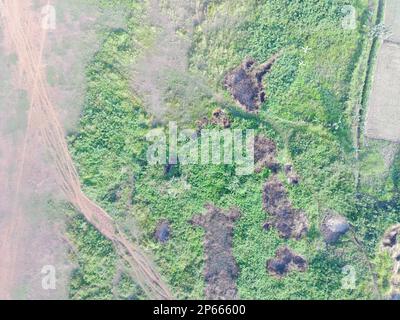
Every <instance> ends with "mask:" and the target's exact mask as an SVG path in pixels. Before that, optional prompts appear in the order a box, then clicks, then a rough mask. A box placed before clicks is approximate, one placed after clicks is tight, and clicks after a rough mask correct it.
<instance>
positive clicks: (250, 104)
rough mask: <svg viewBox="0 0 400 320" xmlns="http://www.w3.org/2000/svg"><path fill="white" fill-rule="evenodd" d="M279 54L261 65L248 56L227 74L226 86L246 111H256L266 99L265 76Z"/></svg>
mask: <svg viewBox="0 0 400 320" xmlns="http://www.w3.org/2000/svg"><path fill="white" fill-rule="evenodd" d="M278 56H279V55H278V54H276V55H274V56H272V57H271V58H270V59H269V60H268V61H267V62H266V63H263V64H261V65H259V64H258V63H257V61H255V60H254V59H252V58H246V59H245V60H244V61H243V62H242V63H241V64H240V65H239V66H238V67H236V68H235V69H233V70H232V71H230V72H228V74H227V75H226V76H225V88H226V89H227V90H228V91H229V92H230V94H231V95H232V97H233V98H234V99H235V101H236V102H237V103H238V104H239V106H240V107H241V108H242V109H244V110H245V111H247V112H251V113H256V112H258V110H259V109H260V106H261V104H262V103H263V102H264V101H265V97H266V94H265V90H264V86H263V78H264V76H265V75H266V74H267V73H268V72H269V71H270V70H271V68H272V66H273V65H274V63H275V62H276V60H277V59H278Z"/></svg>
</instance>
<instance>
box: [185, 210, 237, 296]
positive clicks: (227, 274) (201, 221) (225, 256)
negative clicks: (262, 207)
mask: <svg viewBox="0 0 400 320" xmlns="http://www.w3.org/2000/svg"><path fill="white" fill-rule="evenodd" d="M205 208H206V209H207V212H206V213H205V214H202V215H197V216H195V217H193V219H192V220H191V221H190V222H191V223H192V224H193V225H196V226H201V227H202V228H204V230H205V239H204V251H205V269H204V277H205V282H206V288H205V295H206V298H207V299H209V300H231V299H237V298H238V293H237V287H236V279H237V277H238V274H239V269H238V266H237V264H236V261H235V258H234V257H233V254H232V238H233V227H234V222H235V221H236V220H237V219H238V218H239V216H240V213H239V211H238V210H237V209H231V210H229V211H227V212H224V211H223V210H221V209H219V208H216V207H214V206H213V205H206V206H205Z"/></svg>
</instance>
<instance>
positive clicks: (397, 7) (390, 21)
mask: <svg viewBox="0 0 400 320" xmlns="http://www.w3.org/2000/svg"><path fill="white" fill-rule="evenodd" d="M385 3H386V12H385V25H386V27H388V28H389V30H390V33H391V36H390V38H389V40H390V41H393V42H397V43H400V17H399V14H400V1H398V0H386V1H385Z"/></svg>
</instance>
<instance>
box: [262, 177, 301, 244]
mask: <svg viewBox="0 0 400 320" xmlns="http://www.w3.org/2000/svg"><path fill="white" fill-rule="evenodd" d="M263 206H264V210H265V211H267V212H268V213H269V214H270V215H271V216H270V218H269V219H268V220H267V221H266V223H265V224H264V229H266V230H268V229H269V228H270V227H274V228H276V229H278V232H279V235H280V236H281V237H283V238H285V239H288V238H295V239H300V238H301V237H303V236H304V235H305V234H306V233H307V231H308V220H307V217H306V215H305V214H304V213H303V212H302V211H300V210H298V209H294V208H293V207H292V204H291V202H290V201H289V199H288V195H287V192H286V189H285V187H284V185H283V183H282V182H281V181H279V179H278V177H277V176H276V175H273V176H272V177H271V178H270V179H269V180H268V181H267V182H266V184H265V185H264V190H263Z"/></svg>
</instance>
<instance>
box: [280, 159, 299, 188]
mask: <svg viewBox="0 0 400 320" xmlns="http://www.w3.org/2000/svg"><path fill="white" fill-rule="evenodd" d="M283 171H284V172H285V175H286V177H287V180H288V183H289V184H293V185H294V184H298V183H299V182H300V177H299V176H298V174H297V173H296V172H295V171H294V169H293V165H291V164H290V163H287V164H285V166H284V170H283Z"/></svg>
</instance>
